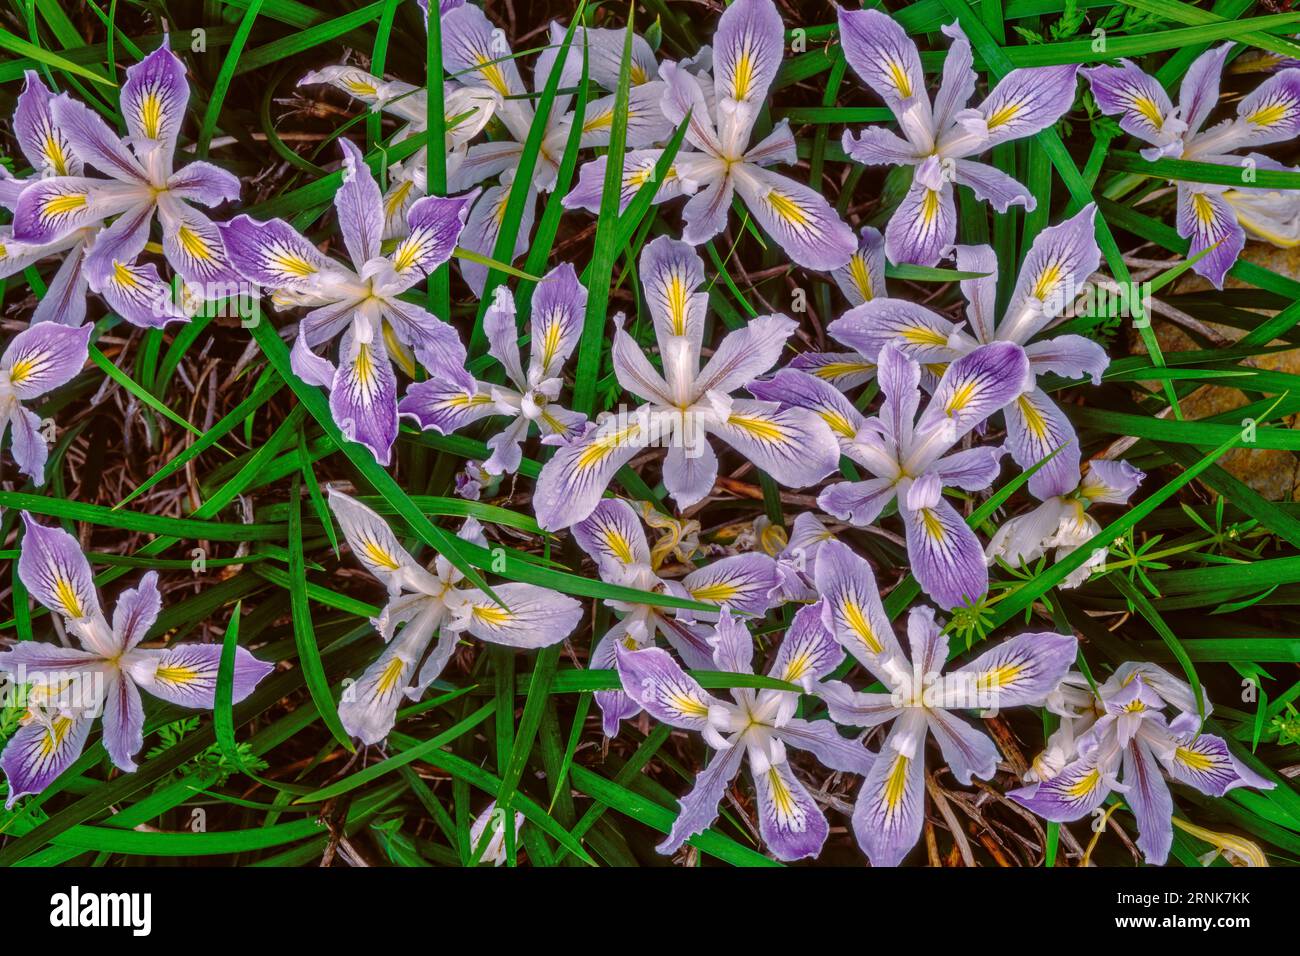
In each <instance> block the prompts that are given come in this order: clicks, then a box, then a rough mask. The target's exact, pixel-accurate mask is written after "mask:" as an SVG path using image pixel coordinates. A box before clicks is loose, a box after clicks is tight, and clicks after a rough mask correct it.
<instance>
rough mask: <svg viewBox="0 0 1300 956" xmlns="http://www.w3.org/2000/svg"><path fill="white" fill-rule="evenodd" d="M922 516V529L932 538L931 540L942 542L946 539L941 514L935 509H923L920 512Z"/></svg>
mask: <svg viewBox="0 0 1300 956" xmlns="http://www.w3.org/2000/svg"><path fill="white" fill-rule="evenodd" d="M919 514H920V515H921V527H922V528H924V529H925V533H926V534H927V535H929V536H930V538H931V540H934V541H942V540H943V537H944V530H943V522H942V521H940V520H939V514H938V512H936V511H935V510H934V509H933V508H922V509H921V510H920V512H919Z"/></svg>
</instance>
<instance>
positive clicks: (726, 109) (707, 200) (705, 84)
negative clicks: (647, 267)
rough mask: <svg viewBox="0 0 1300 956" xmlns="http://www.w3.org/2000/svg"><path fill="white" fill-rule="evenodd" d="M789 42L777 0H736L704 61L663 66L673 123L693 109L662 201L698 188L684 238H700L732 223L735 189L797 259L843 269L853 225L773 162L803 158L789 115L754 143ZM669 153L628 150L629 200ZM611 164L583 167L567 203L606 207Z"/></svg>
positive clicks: (666, 111)
mask: <svg viewBox="0 0 1300 956" xmlns="http://www.w3.org/2000/svg"><path fill="white" fill-rule="evenodd" d="M784 50H785V28H784V25H783V24H782V22H781V14H780V13H779V12H777V9H776V4H775V3H773V2H772V0H735V2H734V3H732V4H731V5H729V6H728V7H727V9H726V10H725V11H724V12H723V14H722V16H721V18H720V19H719V20H718V28H717V32H716V33H715V34H714V37H713V46H712V48H711V51H709V53H706V54H704V56H703V58H702V59H699V60H698V61H697V62H693V63H687V62H682V63H665V64H664V65H663V66H662V67H661V68H660V71H659V75H660V76H661V77H662V78H663V80H664V83H665V84H666V86H667V89H666V91H665V92H664V95H663V102H662V104H661V106H662V111H663V115H664V116H666V117H667V119H668V121H669V124H670V126H669V128H670V129H671V128H675V127H677V126H678V125H680V124H681V122H682V121H683V120H684V119H685V118H686V116H687V114H690V117H691V119H690V123H689V125H688V126H687V128H686V142H687V143H689V144H690V147H691V148H690V149H683V150H681V151H679V152H678V153H677V155H676V156H675V157H674V159H673V163H672V175H671V176H665V177H664V181H663V182H662V183H661V184H660V186H659V189H658V192H657V193H656V196H655V201H656V202H663V201H664V200H667V199H671V198H674V197H676V196H680V195H682V194H683V193H686V194H693V195H692V196H691V199H690V200H689V201H688V202H687V203H686V206H685V208H684V209H683V210H682V215H683V217H684V218H685V220H686V228H685V229H684V230H683V232H682V238H683V239H684V240H685V241H686V242H688V243H690V244H691V245H693V246H697V245H699V244H701V243H703V242H707V241H708V240H710V239H712V238H713V237H714V236H716V235H718V233H720V232H722V230H723V229H724V228H725V227H726V225H727V218H728V214H729V211H730V208H731V202H732V198H733V197H734V196H735V195H736V194H737V193H738V194H739V196H740V199H741V201H742V202H743V204H744V206H745V208H746V209H748V210H749V211H750V213H752V214H753V216H754V218H755V219H757V220H758V223H759V225H761V226H762V227H763V229H764V231H766V232H767V234H768V235H769V236H771V237H772V238H773V239H774V240H775V241H776V243H777V245H779V246H780V247H781V248H782V249H784V250H785V252H786V254H787V255H788V256H789V257H790V259H791V261H793V262H795V263H797V264H799V265H801V266H804V267H805V268H809V269H820V270H829V269H836V268H839V267H841V266H843V265H845V263H847V262H848V261H849V258H850V256H852V255H853V251H854V248H855V245H856V244H855V242H854V239H853V231H852V230H851V229H849V227H848V226H846V225H845V224H844V223H843V222H842V221H841V220H840V218H839V217H838V216H837V215H836V214H835V210H834V209H833V208H832V206H831V205H830V203H828V202H827V201H826V199H825V198H824V197H823V196H822V195H821V194H820V193H818V192H817V191H816V190H815V189H811V188H809V187H808V186H805V185H803V184H802V183H799V182H796V181H795V180H793V179H790V178H789V177H787V176H782V175H779V174H778V173H774V172H772V171H771V170H770V169H769V168H768V167H770V166H773V165H776V164H778V163H782V164H787V165H790V164H794V163H795V162H797V161H798V156H797V154H796V151H795V141H794V135H793V134H792V133H791V132H790V124H789V122H788V121H786V120H782V121H781V122H780V123H778V124H777V126H776V128H775V129H774V130H773V131H772V132H771V133H769V134H768V135H767V136H766V137H764V138H763V139H762V140H761V141H760V142H758V143H756V144H753V145H751V143H750V140H751V139H752V136H753V132H754V124H755V122H756V121H757V120H758V114H759V112H760V111H761V110H762V108H763V106H764V104H765V103H766V102H767V94H768V91H769V89H770V88H771V86H772V81H773V79H775V77H776V71H777V68H778V67H780V65H781V57H782V54H783V52H784ZM710 57H711V65H712V69H711V71H710V70H709V69H708V63H709V59H710ZM661 155H662V151H660V150H639V151H634V152H633V153H631V154H629V156H628V157H627V161H626V162H625V167H624V181H623V191H622V192H623V197H624V201H625V202H626V201H627V200H628V199H630V197H631V195H633V194H634V193H635V192H636V189H637V187H639V186H640V184H641V183H643V182H645V181H646V180H647V178H648V177H649V176H650V174H651V173H652V171H653V168H654V165H655V163H656V161H657V160H658V159H659V157H660V156H661ZM604 168H605V166H604V162H603V161H601V160H597V161H596V163H593V164H590V165H589V166H588V167H586V168H584V169H583V171H582V176H581V177H580V179H579V183H578V186H577V188H576V189H575V190H574V192H573V193H571V194H570V195H569V196H568V197H566V202H565V205H567V206H570V207H578V208H585V209H592V210H595V209H598V208H599V205H600V187H601V183H602V182H603V180H604Z"/></svg>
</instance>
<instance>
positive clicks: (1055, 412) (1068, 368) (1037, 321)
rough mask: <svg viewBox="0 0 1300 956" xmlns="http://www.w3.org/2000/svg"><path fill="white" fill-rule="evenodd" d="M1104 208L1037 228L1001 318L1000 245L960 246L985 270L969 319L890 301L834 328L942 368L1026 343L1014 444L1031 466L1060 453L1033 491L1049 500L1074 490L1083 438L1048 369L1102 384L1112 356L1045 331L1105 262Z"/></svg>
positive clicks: (865, 344)
mask: <svg viewBox="0 0 1300 956" xmlns="http://www.w3.org/2000/svg"><path fill="white" fill-rule="evenodd" d="M1096 211H1097V208H1096V206H1094V205H1092V204H1091V203H1090V204H1089V205H1087V206H1085V207H1084V208H1083V209H1082V210H1080V211H1079V212H1078V213H1077V214H1076V215H1075V216H1073V217H1071V218H1070V219H1067V220H1066V221H1065V222H1062V223H1059V224H1058V225H1055V226H1050V227H1048V228H1047V229H1044V230H1043V231H1042V232H1040V233H1039V234H1038V236H1037V237H1036V238H1035V239H1034V242H1033V245H1032V246H1031V247H1030V249H1029V252H1028V253H1027V254H1026V256H1025V261H1024V265H1023V266H1022V267H1021V269H1020V275H1019V276H1018V277H1017V279H1016V286H1015V289H1014V290H1013V291H1012V293H1011V301H1010V304H1009V305H1008V306H1007V309H1006V311H1005V312H1004V313H1003V314H1002V316H1001V318H1000V319H999V318H998V314H997V308H996V304H995V303H996V300H997V281H998V280H997V277H998V272H999V267H998V261H997V256H996V255H995V254H994V252H993V249H992V248H991V247H990V246H957V268H958V269H959V270H961V271H963V272H974V273H981V274H982V275H980V277H978V278H974V279H964V280H962V282H961V291H962V294H963V295H964V296H965V298H966V302H967V307H966V319H967V322H966V323H954V322H952V321H951V320H949V319H947V318H944V317H943V316H941V315H937V314H936V313H934V312H931V311H930V310H929V309H927V308H925V306H922V305H918V304H916V303H915V302H908V301H906V300H904V299H889V298H882V299H872V300H871V301H870V302H866V303H864V304H863V305H860V306H858V307H857V308H854V309H850V310H849V311H848V312H846V313H845V314H844V316H843V317H841V318H839V319H836V320H835V321H834V322H832V323H831V324H830V325H829V326H828V327H827V332H828V333H830V334H832V335H834V336H835V337H836V338H837V339H838V340H839V341H841V342H845V343H849V344H851V345H852V346H853V347H855V348H857V349H859V350H860V351H862V352H863V353H864V354H867V355H871V354H875V352H876V351H878V350H879V349H880V348H882V347H884V346H885V345H886V344H892V345H894V346H896V347H897V348H899V349H901V350H902V351H903V352H905V353H906V354H907V355H909V356H911V357H912V358H914V359H916V360H917V361H918V362H920V363H922V364H923V365H925V366H927V367H929V368H939V369H941V368H943V366H944V365H946V364H947V363H949V362H952V361H954V360H956V359H957V358H959V357H961V356H963V355H968V354H970V353H971V352H972V351H974V350H975V349H978V348H980V347H982V346H984V345H987V344H989V343H993V342H1009V343H1013V344H1015V345H1018V346H1024V350H1025V353H1026V355H1027V356H1028V357H1029V374H1028V377H1027V379H1026V385H1025V389H1024V394H1022V395H1020V396H1019V397H1018V398H1016V400H1015V401H1014V402H1013V403H1012V404H1011V405H1009V406H1008V407H1007V409H1006V418H1007V445H1008V449H1009V451H1010V452H1011V457H1012V458H1013V459H1014V460H1015V462H1016V464H1017V465H1019V466H1020V467H1021V468H1022V469H1027V468H1031V467H1033V466H1034V465H1036V464H1037V463H1038V462H1040V461H1042V460H1043V459H1044V458H1046V457H1047V456H1048V455H1049V454H1051V453H1052V452H1053V451H1056V455H1055V457H1053V458H1052V460H1051V461H1049V462H1047V463H1046V464H1045V465H1044V466H1043V467H1042V468H1040V469H1039V470H1038V471H1037V472H1035V473H1034V474H1033V476H1032V477H1030V479H1029V490H1030V491H1031V492H1032V493H1033V494H1034V495H1035V496H1036V497H1038V498H1040V499H1046V498H1050V497H1052V496H1053V495H1060V494H1065V493H1067V492H1068V491H1069V490H1070V489H1072V488H1074V486H1075V485H1076V484H1077V483H1078V480H1079V463H1080V457H1081V456H1080V452H1079V441H1078V437H1077V435H1076V434H1075V431H1074V426H1073V425H1072V424H1070V420H1069V419H1068V418H1067V417H1066V416H1065V413H1064V412H1062V411H1061V409H1060V408H1059V407H1058V406H1057V404H1056V403H1055V402H1054V401H1052V399H1051V397H1050V396H1048V394H1047V392H1045V391H1044V390H1043V389H1041V388H1038V387H1037V385H1036V382H1037V378H1038V376H1040V375H1044V374H1046V373H1048V372H1053V373H1055V374H1057V375H1061V376H1064V377H1065V378H1070V379H1077V378H1082V377H1084V376H1087V377H1089V378H1090V379H1091V380H1092V382H1093V384H1094V385H1096V384H1099V383H1100V382H1101V376H1102V374H1103V373H1104V372H1105V371H1106V368H1107V366H1108V365H1109V364H1110V358H1109V357H1108V356H1107V354H1106V350H1105V349H1104V348H1102V347H1101V346H1100V345H1099V344H1097V343H1096V342H1094V341H1092V340H1091V339H1088V338H1085V337H1084V336H1082V335H1058V336H1055V337H1054V338H1044V339H1039V336H1040V335H1041V334H1042V333H1043V332H1045V331H1047V330H1050V328H1051V327H1052V325H1053V324H1055V323H1056V322H1057V321H1059V320H1060V318H1061V317H1062V315H1063V314H1064V313H1065V311H1066V309H1067V307H1068V306H1070V305H1071V304H1072V303H1073V302H1074V301H1075V298H1076V297H1077V296H1078V295H1080V293H1082V292H1083V291H1084V287H1085V284H1086V283H1087V281H1088V279H1089V277H1090V276H1091V275H1092V274H1093V273H1094V272H1095V271H1096V270H1097V266H1098V265H1099V264H1100V261H1101V251H1100V249H1099V248H1098V247H1097V240H1096V236H1095V233H1094V228H1093V220H1094V217H1095V216H1096ZM967 324H969V328H963V326H964V325H967ZM1035 339H1038V340H1037V341H1033V340H1035ZM1058 449H1059V450H1058Z"/></svg>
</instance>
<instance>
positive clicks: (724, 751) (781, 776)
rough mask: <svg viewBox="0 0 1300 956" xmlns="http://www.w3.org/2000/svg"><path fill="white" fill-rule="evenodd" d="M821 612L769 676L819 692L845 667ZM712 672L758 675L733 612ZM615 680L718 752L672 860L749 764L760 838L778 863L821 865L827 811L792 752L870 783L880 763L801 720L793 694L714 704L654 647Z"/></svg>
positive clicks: (795, 635) (751, 692) (823, 725)
mask: <svg viewBox="0 0 1300 956" xmlns="http://www.w3.org/2000/svg"><path fill="white" fill-rule="evenodd" d="M821 614H822V611H821V607H820V606H819V605H809V606H808V607H805V608H803V609H801V610H800V611H799V612H798V613H797V614H796V615H795V617H794V621H793V622H792V623H791V625H790V628H789V630H788V631H787V633H786V636H785V638H784V639H783V640H782V641H781V646H780V648H779V649H778V650H777V652H776V656H775V658H774V659H773V661H772V664H771V666H770V667H769V668H768V676H770V677H775V678H776V679H778V680H784V681H787V682H789V683H795V684H799V685H800V686H803V687H805V688H811V689H813V690H814V691H815V690H816V688H817V686H818V684H817V682H818V681H820V680H822V678H824V677H825V676H826V675H827V674H829V673H830V672H831V671H832V670H834V669H835V667H836V666H837V665H838V664H839V663H840V661H841V660H843V659H844V651H843V650H842V649H841V648H840V647H839V645H837V644H836V643H835V641H834V640H833V639H832V638H831V635H830V634H829V633H828V632H827V630H826V628H825V627H824V626H823V624H822V622H821ZM712 644H713V669H714V670H720V671H730V672H732V673H736V674H753V673H755V670H754V641H753V638H752V637H751V636H750V633H749V629H748V628H747V627H746V626H745V625H744V624H743V623H742V622H741V621H740V620H738V619H737V618H735V617H733V616H732V615H731V614H730V613H729V612H727V611H726V609H724V610H723V613H722V616H721V618H720V619H719V621H718V623H717V626H716V628H715V630H714V637H713V639H712ZM617 662H618V672H619V677H620V678H621V679H622V682H623V689H624V690H625V691H626V692H627V694H628V696H629V697H631V698H632V699H633V700H635V701H636V702H637V704H638V705H640V706H641V707H643V708H645V710H646V712H647V713H649V714H650V716H652V717H654V718H655V719H656V720H658V721H660V722H662V723H665V724H668V725H670V726H672V727H677V728H679V729H681V730H694V731H697V732H698V733H700V734H702V735H703V737H704V741H705V743H707V744H708V745H709V747H710V748H711V749H712V750H713V751H714V753H713V754H712V756H711V757H710V759H709V762H708V765H707V766H706V767H705V768H704V769H703V770H702V771H701V772H700V773H699V775H698V776H697V777H696V780H695V787H694V788H693V789H692V790H691V792H690V793H688V794H686V796H684V797H682V799H681V809H680V811H679V812H678V815H677V819H676V821H675V822H674V823H673V827H672V830H671V831H670V832H669V834H668V838H667V839H666V840H664V841H663V842H662V843H660V844H659V846H658V847H657V849H658V850H659V852H660V853H664V854H669V853H673V852H675V851H676V850H677V849H678V848H680V847H681V845H682V844H683V843H685V842H686V841H687V840H689V839H690V838H691V837H692V836H695V835H696V834H698V833H702V832H703V831H704V830H706V829H707V828H708V827H709V826H710V825H711V824H712V823H713V821H714V820H715V819H717V816H718V804H719V803H720V802H721V800H722V798H723V796H724V794H725V793H726V791H727V788H728V787H729V786H730V785H731V782H732V780H734V779H735V777H736V774H737V773H738V772H739V771H740V765H741V763H742V762H744V761H745V760H746V758H748V764H749V772H750V777H751V779H752V781H753V784H754V791H755V793H756V794H757V797H758V801H757V814H758V828H759V833H760V834H761V836H762V838H763V842H764V843H765V844H766V845H767V848H768V850H769V851H770V852H771V853H772V855H773V856H775V857H776V858H777V859H779V860H784V861H787V862H788V861H792V860H800V859H804V858H806V857H815V856H817V855H818V854H819V853H820V852H821V848H822V845H823V844H824V843H825V842H826V835H827V833H828V832H829V826H828V824H827V822H826V817H825V815H824V814H823V813H822V810H821V808H820V807H819V806H818V805H817V803H816V801H815V800H814V799H813V797H812V795H811V794H810V793H809V792H808V789H807V787H805V786H804V784H803V783H802V781H800V780H799V778H798V777H797V776H795V774H794V771H793V769H792V768H791V766H790V762H789V757H788V752H787V750H786V748H787V747H793V748H795V749H796V750H804V751H807V752H808V753H810V754H812V755H813V756H814V757H816V758H817V760H818V761H819V762H820V763H821V764H823V765H824V766H826V767H828V768H830V769H831V770H839V771H844V772H847V773H857V774H865V773H868V772H869V771H870V770H871V768H872V765H873V760H874V759H875V758H874V755H873V754H872V753H871V752H870V751H868V750H867V749H866V748H865V747H864V746H863V745H862V743H861V741H860V740H855V739H850V738H848V737H844V736H842V735H841V734H840V732H839V730H838V728H836V726H835V725H834V724H833V723H831V722H830V721H829V720H811V721H810V720H804V719H802V718H799V717H796V716H794V714H795V710H796V708H797V707H798V704H799V694H797V693H795V692H794V691H785V690H776V689H762V690H756V689H751V688H743V687H742V688H735V689H733V690H732V691H731V695H730V696H731V700H724V699H722V698H719V697H715V696H713V695H712V694H710V693H709V692H708V691H706V690H705V689H704V688H703V687H701V686H700V685H699V682H697V681H696V680H695V679H694V678H693V677H691V676H690V675H689V674H687V673H686V672H685V671H683V670H682V669H681V667H680V666H678V664H677V662H676V661H675V660H673V658H672V657H671V656H670V655H669V654H668V653H667V652H666V651H662V650H660V649H659V648H656V647H649V648H646V649H644V650H628V649H626V648H624V647H622V645H620V646H619V648H618V657H617Z"/></svg>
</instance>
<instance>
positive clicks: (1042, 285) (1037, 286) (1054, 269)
mask: <svg viewBox="0 0 1300 956" xmlns="http://www.w3.org/2000/svg"><path fill="white" fill-rule="evenodd" d="M1060 281H1061V267H1060V265H1059V264H1058V263H1055V262H1053V263H1049V264H1048V265H1047V266H1044V267H1043V271H1042V272H1040V273H1039V274H1038V281H1037V282H1035V283H1034V298H1035V299H1037V300H1038V301H1040V302H1045V301H1046V300H1047V297H1048V296H1050V295H1051V294H1052V293H1053V292H1054V291H1055V290H1056V286H1057V285H1058V284H1059V282H1060Z"/></svg>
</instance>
